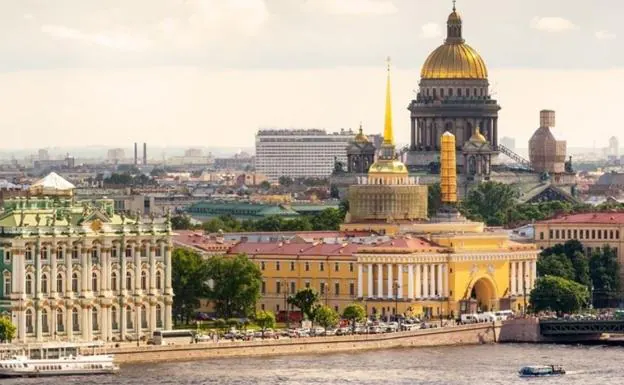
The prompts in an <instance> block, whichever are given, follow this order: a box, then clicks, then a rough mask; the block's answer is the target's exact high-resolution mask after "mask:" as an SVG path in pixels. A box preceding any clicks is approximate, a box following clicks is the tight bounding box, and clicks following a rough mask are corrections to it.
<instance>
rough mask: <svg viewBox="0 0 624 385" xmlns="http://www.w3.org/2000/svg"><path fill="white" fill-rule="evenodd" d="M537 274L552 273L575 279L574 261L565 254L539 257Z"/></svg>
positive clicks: (541, 275) (542, 275)
mask: <svg viewBox="0 0 624 385" xmlns="http://www.w3.org/2000/svg"><path fill="white" fill-rule="evenodd" d="M537 275H538V276H540V277H544V276H546V275H552V276H557V277H561V278H565V279H569V280H571V281H574V280H575V277H576V272H575V271H574V266H573V265H572V261H570V259H568V257H567V256H566V255H565V254H547V255H540V256H539V258H538V259H537Z"/></svg>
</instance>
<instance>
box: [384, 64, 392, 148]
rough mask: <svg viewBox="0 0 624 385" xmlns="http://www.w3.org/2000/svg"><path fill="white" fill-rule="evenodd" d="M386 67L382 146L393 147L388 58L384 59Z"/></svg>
mask: <svg viewBox="0 0 624 385" xmlns="http://www.w3.org/2000/svg"><path fill="white" fill-rule="evenodd" d="M386 63H387V65H388V79H387V81H386V117H385V121H384V144H391V145H394V134H393V132H392V99H391V97H390V57H388V58H387V59H386Z"/></svg>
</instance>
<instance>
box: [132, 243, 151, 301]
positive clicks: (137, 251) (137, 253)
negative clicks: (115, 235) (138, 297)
mask: <svg viewBox="0 0 624 385" xmlns="http://www.w3.org/2000/svg"><path fill="white" fill-rule="evenodd" d="M141 248H142V246H138V245H137V246H136V247H135V248H134V292H135V293H141V290H142V289H141ZM148 285H149V282H148ZM148 288H149V287H148Z"/></svg>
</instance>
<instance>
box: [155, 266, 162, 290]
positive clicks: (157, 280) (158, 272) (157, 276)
mask: <svg viewBox="0 0 624 385" xmlns="http://www.w3.org/2000/svg"><path fill="white" fill-rule="evenodd" d="M161 280H162V274H161V273H160V270H158V271H157V272H156V289H158V290H160V289H161V288H162V284H161V283H160V282H161Z"/></svg>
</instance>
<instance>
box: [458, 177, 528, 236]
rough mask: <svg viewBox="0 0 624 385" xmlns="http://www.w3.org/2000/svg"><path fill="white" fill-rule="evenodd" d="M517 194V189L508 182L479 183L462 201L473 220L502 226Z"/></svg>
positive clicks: (464, 209)
mask: <svg viewBox="0 0 624 385" xmlns="http://www.w3.org/2000/svg"><path fill="white" fill-rule="evenodd" d="M517 195H518V193H517V191H516V189H515V188H514V187H513V186H511V185H508V184H504V183H500V182H484V183H479V184H478V185H477V186H476V187H475V188H473V189H472V190H470V191H469V192H468V196H467V197H466V199H464V201H463V202H462V209H463V211H464V214H465V215H466V216H468V217H469V218H471V219H473V220H482V221H484V222H485V223H486V224H487V225H488V226H501V225H503V224H504V223H505V218H506V217H507V211H508V210H509V209H511V208H512V207H513V206H514V203H515V199H516V197H517Z"/></svg>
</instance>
